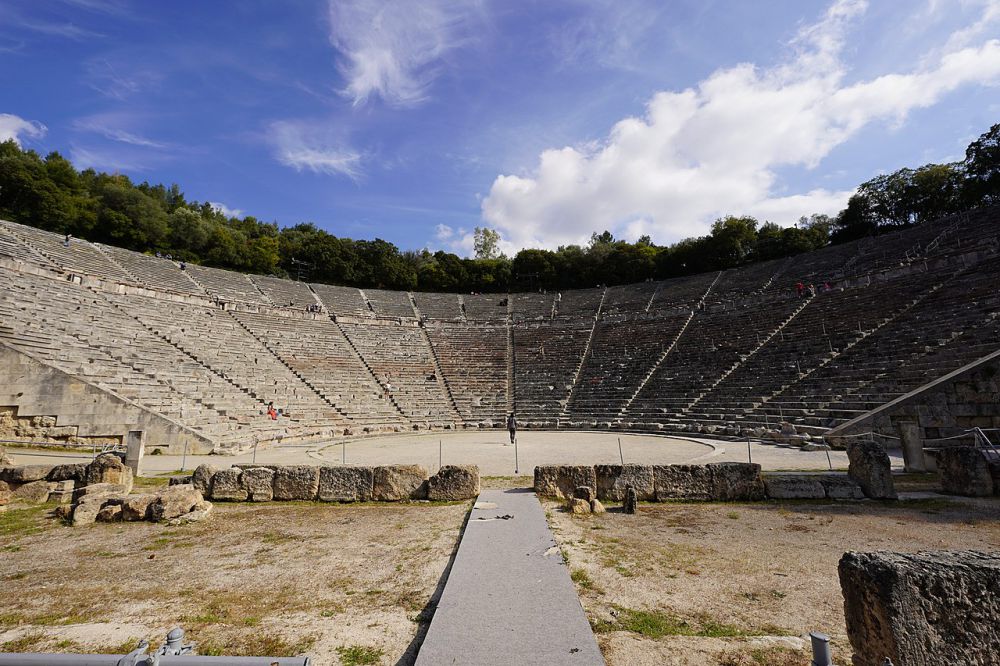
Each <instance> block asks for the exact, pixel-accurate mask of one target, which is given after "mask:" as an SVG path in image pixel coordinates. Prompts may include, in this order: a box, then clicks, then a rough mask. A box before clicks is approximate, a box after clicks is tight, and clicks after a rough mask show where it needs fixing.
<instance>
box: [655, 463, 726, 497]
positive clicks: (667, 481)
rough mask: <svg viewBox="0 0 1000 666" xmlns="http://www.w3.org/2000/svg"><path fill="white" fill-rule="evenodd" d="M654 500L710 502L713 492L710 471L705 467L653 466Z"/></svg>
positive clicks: (713, 487)
mask: <svg viewBox="0 0 1000 666" xmlns="http://www.w3.org/2000/svg"><path fill="white" fill-rule="evenodd" d="M653 485H654V487H655V492H656V500H657V501H659V502H662V501H663V500H670V499H687V500H710V499H712V496H713V494H714V492H715V481H714V479H713V478H712V470H711V469H709V468H708V466H706V465H654V466H653Z"/></svg>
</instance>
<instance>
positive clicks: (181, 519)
mask: <svg viewBox="0 0 1000 666" xmlns="http://www.w3.org/2000/svg"><path fill="white" fill-rule="evenodd" d="M210 513H212V503H211V502H209V501H208V500H202V501H200V502H198V503H197V504H195V505H194V507H193V508H192V509H191V510H190V511H188V512H187V513H185V514H184V515H183V516H178V517H177V518H172V519H171V520H168V521H167V525H171V526H177V525H185V524H187V523H196V522H198V521H200V520H205V519H206V518H208V515H209V514H210Z"/></svg>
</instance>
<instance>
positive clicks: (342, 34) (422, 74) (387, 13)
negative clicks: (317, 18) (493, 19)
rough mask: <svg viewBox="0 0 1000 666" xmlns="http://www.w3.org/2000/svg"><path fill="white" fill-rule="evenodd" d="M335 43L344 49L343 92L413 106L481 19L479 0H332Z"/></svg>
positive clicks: (356, 98) (357, 97) (360, 98)
mask: <svg viewBox="0 0 1000 666" xmlns="http://www.w3.org/2000/svg"><path fill="white" fill-rule="evenodd" d="M329 8H330V11H329V14H330V43H331V44H333V46H334V48H336V49H337V50H338V51H340V53H341V55H342V61H341V63H340V66H339V68H340V72H341V74H342V75H343V76H344V78H345V79H346V80H347V86H346V88H345V90H344V93H345V94H346V95H348V96H350V97H351V98H352V99H353V100H354V103H355V104H361V103H363V102H365V101H366V100H368V99H369V98H370V97H372V96H373V95H375V96H378V97H381V98H382V99H383V100H385V101H386V102H388V103H390V104H394V105H398V106H411V105H414V104H418V103H420V102H421V101H423V100H424V99H426V97H427V87H428V85H430V83H431V81H433V80H434V78H435V76H437V74H438V67H439V61H440V60H441V58H442V57H444V56H445V55H446V54H447V53H448V52H450V51H452V50H453V49H455V48H457V47H459V46H461V45H463V44H466V43H468V41H469V40H470V38H471V36H472V35H473V34H474V33H475V31H476V29H477V28H478V27H479V25H480V24H481V21H482V18H483V11H482V7H481V2H480V0H408V1H405V2H399V3H386V2H382V1H381V0H330V3H329Z"/></svg>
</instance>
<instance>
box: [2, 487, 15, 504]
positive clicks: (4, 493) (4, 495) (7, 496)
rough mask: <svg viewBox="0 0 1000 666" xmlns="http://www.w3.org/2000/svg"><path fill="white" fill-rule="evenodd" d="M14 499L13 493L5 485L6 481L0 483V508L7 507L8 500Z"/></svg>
mask: <svg viewBox="0 0 1000 666" xmlns="http://www.w3.org/2000/svg"><path fill="white" fill-rule="evenodd" d="M13 497H14V493H13V492H12V491H11V489H10V486H9V485H7V482H6V481H0V506H7V505H8V504H10V500H11V499H12V498H13Z"/></svg>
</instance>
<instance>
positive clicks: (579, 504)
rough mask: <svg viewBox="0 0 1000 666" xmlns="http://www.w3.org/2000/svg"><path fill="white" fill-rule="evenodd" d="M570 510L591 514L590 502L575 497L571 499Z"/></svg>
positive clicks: (571, 511)
mask: <svg viewBox="0 0 1000 666" xmlns="http://www.w3.org/2000/svg"><path fill="white" fill-rule="evenodd" d="M569 512H570V513H575V514H589V513H590V502H588V501H587V500H582V499H579V498H577V497H574V498H572V499H571V500H570V501H569Z"/></svg>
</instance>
